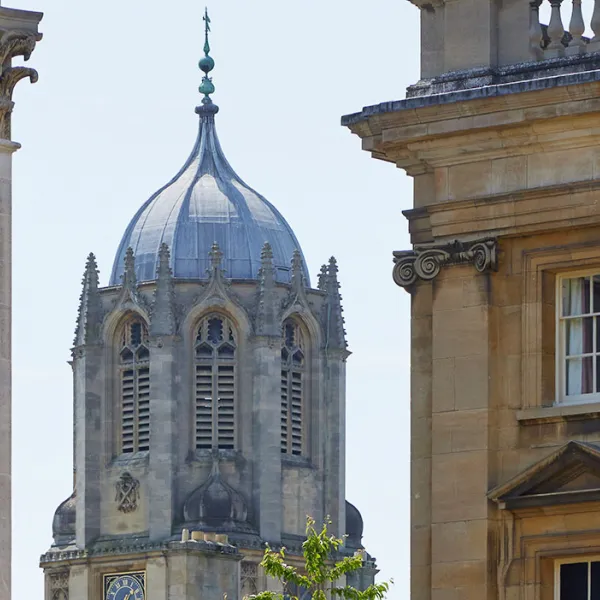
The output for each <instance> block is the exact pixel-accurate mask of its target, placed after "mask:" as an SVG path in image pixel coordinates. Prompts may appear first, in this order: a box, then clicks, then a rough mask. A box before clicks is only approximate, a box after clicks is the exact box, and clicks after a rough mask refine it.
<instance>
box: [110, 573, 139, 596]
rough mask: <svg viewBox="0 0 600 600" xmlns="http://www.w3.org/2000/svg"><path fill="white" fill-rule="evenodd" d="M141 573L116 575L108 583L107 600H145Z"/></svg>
mask: <svg viewBox="0 0 600 600" xmlns="http://www.w3.org/2000/svg"><path fill="white" fill-rule="evenodd" d="M145 598H146V596H145V594H144V578H143V574H141V573H135V574H133V573H129V574H125V575H115V576H113V577H110V578H109V579H108V581H107V582H106V592H105V600H145Z"/></svg>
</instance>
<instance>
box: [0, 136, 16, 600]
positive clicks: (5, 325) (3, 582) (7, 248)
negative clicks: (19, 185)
mask: <svg viewBox="0 0 600 600" xmlns="http://www.w3.org/2000/svg"><path fill="white" fill-rule="evenodd" d="M18 147H19V145H18V144H15V143H13V142H9V141H7V140H0V599H1V600H5V599H8V598H10V548H11V531H10V529H11V506H10V499H11V399H10V395H11V347H10V340H11V170H12V153H13V152H14V151H15V150H16V149H17V148H18Z"/></svg>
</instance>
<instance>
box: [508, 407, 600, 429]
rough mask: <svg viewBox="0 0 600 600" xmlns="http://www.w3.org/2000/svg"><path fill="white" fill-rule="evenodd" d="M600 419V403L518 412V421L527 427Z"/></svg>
mask: <svg viewBox="0 0 600 600" xmlns="http://www.w3.org/2000/svg"><path fill="white" fill-rule="evenodd" d="M599 418H600V402H589V403H586V404H561V405H556V406H540V407H538V408H526V409H523V410H519V411H517V421H519V423H521V424H523V425H527V424H528V423H558V422H561V421H577V420H582V419H599Z"/></svg>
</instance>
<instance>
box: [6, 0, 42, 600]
mask: <svg viewBox="0 0 600 600" xmlns="http://www.w3.org/2000/svg"><path fill="white" fill-rule="evenodd" d="M41 18H42V15H41V14H40V13H34V12H29V11H23V10H14V9H10V8H3V7H0V31H2V33H1V34H0V65H2V67H1V71H0V600H9V598H10V595H11V573H10V571H11V389H12V382H11V321H12V306H11V286H12V281H11V268H12V255H11V253H12V204H11V202H12V201H11V190H12V154H13V152H14V151H15V150H17V149H18V148H19V147H20V146H19V144H16V143H14V142H12V141H10V137H11V135H10V117H11V114H12V110H13V107H14V102H13V100H12V93H13V90H14V88H15V85H16V84H17V83H18V82H19V81H20V80H21V79H24V78H27V77H28V78H29V79H30V80H31V82H35V81H37V73H36V72H35V71H34V70H33V69H27V68H25V67H13V66H12V65H11V60H12V59H13V58H14V57H17V56H22V57H23V58H24V59H25V60H28V59H29V57H30V55H31V53H32V52H33V50H34V48H35V44H36V42H37V41H38V40H39V39H40V38H41V36H40V34H39V33H38V31H37V27H38V23H39V22H40V20H41Z"/></svg>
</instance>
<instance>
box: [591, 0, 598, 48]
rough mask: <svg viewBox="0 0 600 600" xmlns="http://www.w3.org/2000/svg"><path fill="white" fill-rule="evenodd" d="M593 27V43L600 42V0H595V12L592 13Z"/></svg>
mask: <svg viewBox="0 0 600 600" xmlns="http://www.w3.org/2000/svg"><path fill="white" fill-rule="evenodd" d="M591 27H592V31H593V32H594V37H593V38H592V42H600V0H594V12H593V13H592V21H591Z"/></svg>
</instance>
